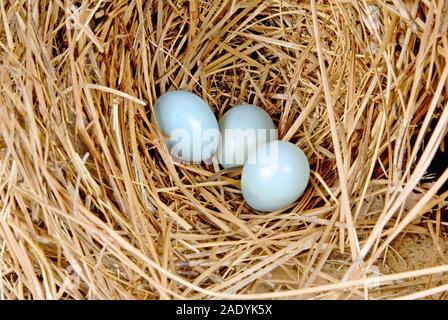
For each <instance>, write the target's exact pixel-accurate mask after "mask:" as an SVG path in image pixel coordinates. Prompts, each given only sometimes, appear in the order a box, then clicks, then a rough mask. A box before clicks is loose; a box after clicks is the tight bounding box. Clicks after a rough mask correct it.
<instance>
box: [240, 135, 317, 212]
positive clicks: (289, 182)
mask: <svg viewBox="0 0 448 320" xmlns="http://www.w3.org/2000/svg"><path fill="white" fill-rule="evenodd" d="M309 176H310V166H309V163H308V159H307V158H306V156H305V154H304V153H303V151H302V150H301V149H300V148H298V147H297V146H296V145H294V144H292V143H290V142H286V141H271V142H268V143H265V144H263V145H260V146H258V148H256V149H255V150H254V151H252V152H251V154H250V155H249V157H248V158H247V160H246V163H245V164H244V167H243V172H242V177H241V190H242V192H243V197H244V199H245V200H246V202H247V204H248V205H249V206H250V207H252V208H253V209H255V210H258V211H264V212H268V211H274V210H279V209H282V208H284V207H286V206H288V205H290V204H291V203H293V202H294V201H296V200H297V199H298V198H299V197H300V195H302V193H303V192H304V190H305V188H306V186H307V184H308V180H309Z"/></svg>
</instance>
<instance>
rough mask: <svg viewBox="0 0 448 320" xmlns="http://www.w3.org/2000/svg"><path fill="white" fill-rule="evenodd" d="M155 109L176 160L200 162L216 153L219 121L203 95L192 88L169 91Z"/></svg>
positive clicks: (157, 119)
mask: <svg viewBox="0 0 448 320" xmlns="http://www.w3.org/2000/svg"><path fill="white" fill-rule="evenodd" d="M154 112H155V120H156V123H157V125H158V126H159V128H160V130H161V131H162V132H163V133H164V134H165V135H166V136H167V138H168V139H169V140H168V141H167V146H168V148H169V150H170V153H171V155H172V156H173V157H174V158H175V159H176V160H180V161H184V162H195V163H199V162H201V161H206V160H209V159H210V158H211V157H212V156H213V155H214V154H215V152H216V149H217V148H218V144H219V127H218V121H217V120H216V117H215V115H214V113H213V112H212V110H211V108H210V107H209V105H208V104H207V103H206V102H205V101H204V100H203V99H202V98H200V97H199V96H197V95H196V94H194V93H191V92H189V91H183V90H176V91H170V92H167V93H165V94H164V95H162V96H161V97H159V99H158V100H157V102H156V104H155V107H154Z"/></svg>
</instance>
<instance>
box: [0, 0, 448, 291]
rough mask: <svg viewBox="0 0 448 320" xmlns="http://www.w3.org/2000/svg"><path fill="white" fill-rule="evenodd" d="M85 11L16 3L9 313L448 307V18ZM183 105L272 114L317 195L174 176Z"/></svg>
mask: <svg viewBox="0 0 448 320" xmlns="http://www.w3.org/2000/svg"><path fill="white" fill-rule="evenodd" d="M66 2H67V1H66ZM66 2H64V3H66ZM72 4H73V5H71V6H68V7H63V6H62V2H54V1H46V0H44V1H36V2H33V1H21V2H17V1H2V2H0V10H1V12H2V14H1V16H2V21H3V20H4V21H3V22H4V23H2V24H1V26H0V58H1V62H0V77H1V79H2V81H1V83H0V106H1V107H0V160H1V161H0V199H1V201H0V247H1V248H2V249H1V257H2V258H1V261H2V263H1V264H0V277H1V281H0V296H1V298H4V299H135V298H137V299H181V298H189V299H212V298H226V299H237V298H238V299H257V298H266V299H276V298H292V299H328V298H331V299H365V298H369V299H388V298H411V299H426V298H429V299H446V297H447V296H446V293H445V292H446V290H447V286H446V283H447V281H448V274H447V271H448V266H447V265H448V261H447V256H448V254H447V250H448V249H447V248H448V245H447V240H446V239H447V238H446V235H447V233H446V226H447V223H448V222H447V220H446V213H444V210H446V207H447V191H446V189H445V190H444V189H443V188H441V187H442V186H443V184H444V183H445V182H446V181H447V179H448V171H447V170H446V168H444V167H443V166H442V169H439V171H438V172H430V171H428V168H430V165H431V162H432V161H433V159H434V158H435V157H436V156H437V154H444V153H443V152H445V151H444V150H445V149H444V148H446V147H445V145H444V137H445V136H446V131H447V123H448V108H447V107H446V106H447V103H448V93H447V89H446V83H447V77H448V65H447V59H448V47H447V46H448V41H447V40H448V39H447V34H448V32H447V29H448V20H447V18H446V17H447V16H448V15H447V12H448V11H447V5H446V4H444V1H369V2H365V1H353V2H349V1H347V2H343V1H337V2H331V1H311V2H307V1H303V2H301V1H280V0H279V1H276V0H274V1H258V0H248V1H227V0H216V1H199V0H192V1H157V0H154V1H122V0H118V1H82V2H77V1H74V2H72ZM174 89H184V90H189V91H192V92H194V93H196V94H198V95H199V96H201V97H202V98H203V99H205V100H206V101H207V103H208V104H209V105H210V106H211V108H212V110H213V112H214V113H215V115H216V116H217V117H218V118H220V117H221V116H222V114H223V113H224V112H225V111H226V110H228V109H230V108H232V106H235V105H237V104H240V103H251V104H255V105H258V106H260V107H262V108H263V109H264V110H266V111H267V112H268V113H269V114H270V116H271V117H272V118H273V119H274V122H275V124H276V126H277V127H278V129H279V139H282V140H285V141H289V142H292V143H294V144H296V145H297V146H299V147H300V148H301V149H302V150H303V151H304V152H305V154H306V155H307V157H308V159H309V160H310V168H311V176H310V183H309V184H308V187H307V189H306V191H305V193H304V194H303V195H302V196H301V197H300V198H299V200H298V201H297V202H295V203H293V204H292V205H290V206H289V207H287V208H285V209H283V210H280V211H274V212H269V213H265V214H260V213H258V212H256V211H254V210H252V209H250V208H249V207H248V206H247V205H246V204H245V202H244V200H243V197H242V195H241V191H240V178H241V170H238V169H236V170H222V169H221V168H220V167H219V166H218V164H217V162H216V161H215V162H212V163H207V164H182V163H176V162H174V161H173V159H172V157H171V156H170V154H169V151H168V150H167V148H166V146H165V144H164V139H165V137H163V136H162V135H160V132H159V130H158V129H157V128H156V127H155V126H154V124H153V123H151V117H152V113H153V111H154V104H155V101H156V100H157V97H159V96H160V95H162V94H163V93H165V92H167V91H169V90H174ZM445 155H446V154H445ZM406 249H408V250H406ZM428 276H430V279H431V280H430V281H428ZM342 289H343V290H342Z"/></svg>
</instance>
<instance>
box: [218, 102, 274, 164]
mask: <svg viewBox="0 0 448 320" xmlns="http://www.w3.org/2000/svg"><path fill="white" fill-rule="evenodd" d="M219 129H220V131H221V139H222V140H221V143H220V145H219V147H218V151H217V152H216V156H217V158H218V161H219V163H220V164H221V165H222V166H223V167H224V168H225V169H227V168H232V167H237V166H242V165H243V164H244V162H245V161H246V159H247V157H248V156H249V154H250V153H251V152H252V151H253V150H254V149H255V148H256V147H257V146H258V145H260V144H263V143H266V142H268V141H272V140H277V130H276V128H275V125H274V122H273V121H272V119H271V117H270V116H269V114H268V113H267V112H266V111H265V110H263V109H262V108H260V107H257V106H255V105H252V104H240V105H237V106H235V107H233V108H231V109H230V110H229V111H227V112H226V113H225V114H224V115H223V117H222V118H221V119H220V120H219Z"/></svg>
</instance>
